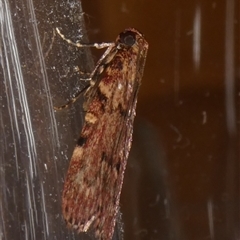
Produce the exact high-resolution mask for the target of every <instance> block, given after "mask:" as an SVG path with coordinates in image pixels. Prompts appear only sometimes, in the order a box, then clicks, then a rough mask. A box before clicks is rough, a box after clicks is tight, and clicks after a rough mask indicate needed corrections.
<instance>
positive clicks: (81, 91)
mask: <svg viewBox="0 0 240 240" xmlns="http://www.w3.org/2000/svg"><path fill="white" fill-rule="evenodd" d="M89 87H90V84H88V85H87V86H86V87H84V88H83V89H81V90H80V91H78V92H77V93H76V94H75V97H73V98H72V99H70V100H69V101H68V102H67V103H66V104H64V105H62V106H60V107H53V108H54V110H56V111H58V110H63V109H65V108H68V107H69V106H70V105H72V104H73V103H75V102H76V101H77V100H78V98H79V97H80V96H81V95H82V93H84V92H85V91H86V90H87V89H88V88H89Z"/></svg>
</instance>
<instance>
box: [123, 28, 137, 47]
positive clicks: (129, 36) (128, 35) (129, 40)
mask: <svg viewBox="0 0 240 240" xmlns="http://www.w3.org/2000/svg"><path fill="white" fill-rule="evenodd" d="M120 42H121V43H123V44H125V45H127V46H129V47H131V46H132V45H133V44H134V43H135V42H136V34H135V33H133V32H132V31H126V32H122V33H121V34H120Z"/></svg>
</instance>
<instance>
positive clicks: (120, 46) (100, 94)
mask: <svg viewBox="0 0 240 240" xmlns="http://www.w3.org/2000/svg"><path fill="white" fill-rule="evenodd" d="M147 48H148V44H147V42H146V41H145V40H144V38H143V36H142V35H141V34H140V33H139V32H137V31H136V30H134V29H127V30H125V31H124V32H123V33H121V34H120V35H119V37H118V39H117V41H116V46H115V47H113V51H115V52H114V55H111V59H110V60H109V61H105V64H104V67H103V65H99V66H100V67H101V68H102V69H100V70H101V71H100V70H98V71H96V73H97V75H96V78H98V79H99V78H100V81H98V84H97V85H94V86H93V87H92V89H90V92H89V93H88V95H89V96H91V99H89V100H88V101H87V113H86V116H85V124H84V126H83V129H82V132H81V136H80V138H79V141H78V145H77V146H76V147H75V149H74V152H73V155H72V158H71V162H70V166H69V170H68V173H67V177H66V181H65V185H64V191H63V203H62V207H63V215H64V218H65V219H66V221H67V223H68V225H69V226H71V227H73V228H75V229H77V231H79V232H85V231H87V230H88V229H89V228H91V229H93V231H94V232H95V236H96V237H97V238H98V239H102V240H109V239H112V235H113V231H114V226H115V220H116V215H117V212H118V209H119V198H120V193H121V188H122V183H123V177H124V171H125V167H126V162H127V158H128V154H129V151H130V147H131V142H132V129H133V120H134V116H135V108H136V101H137V93H138V89H139V85H140V82H141V78H142V73H143V67H144V63H145V58H146V54H147ZM110 54H111V53H110Z"/></svg>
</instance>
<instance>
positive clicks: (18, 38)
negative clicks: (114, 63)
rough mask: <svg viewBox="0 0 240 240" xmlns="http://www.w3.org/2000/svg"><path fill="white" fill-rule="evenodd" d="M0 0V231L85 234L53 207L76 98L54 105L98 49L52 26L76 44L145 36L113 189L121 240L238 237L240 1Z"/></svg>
mask: <svg viewBox="0 0 240 240" xmlns="http://www.w3.org/2000/svg"><path fill="white" fill-rule="evenodd" d="M0 3H1V5H0V16H1V18H0V19H1V20H0V29H1V41H0V46H1V48H0V49H1V51H0V63H1V68H0V74H1V77H0V108H1V109H0V239H9V240H10V239H11V240H12V239H38V240H39V239H58V240H59V239H64V240H65V239H90V237H88V236H85V235H84V234H81V235H77V234H75V233H73V232H72V231H70V230H68V229H67V227H66V225H65V223H64V220H63V218H62V214H61V193H62V188H63V182H64V177H65V175H66V171H67V167H68V164H69V159H70V157H71V155H72V151H73V148H74V145H75V142H76V139H77V137H78V135H79V132H80V130H81V126H82V122H83V118H84V111H83V109H82V99H80V100H79V101H77V102H76V103H75V104H74V105H73V106H72V107H70V108H69V109H66V110H62V111H57V112H54V110H53V106H60V105H62V104H64V103H66V101H67V100H69V99H70V98H71V96H73V95H74V93H75V92H77V91H78V90H79V89H81V88H82V87H83V86H85V84H86V83H85V81H83V80H82V79H83V78H84V77H86V74H85V73H87V72H90V71H91V70H92V69H93V67H94V62H96V61H97V59H98V57H99V56H101V54H102V52H101V51H99V50H92V52H93V56H94V57H93V59H92V57H91V54H90V52H91V50H90V49H76V48H74V47H72V46H70V45H69V44H67V43H66V42H64V41H63V40H62V39H61V38H60V37H59V36H58V35H56V34H55V32H54V29H55V28H56V27H59V28H60V29H61V32H62V33H63V34H64V35H65V36H66V37H67V38H70V39H71V40H73V41H77V40H81V41H84V42H87V41H88V38H89V39H90V41H91V42H104V41H106V42H109V41H114V40H115V39H116V37H117V35H118V34H119V32H121V31H122V30H123V29H125V28H127V27H135V28H137V29H139V30H140V31H141V32H142V33H144V35H145V37H146V39H147V40H148V42H149V53H148V57H147V62H146V68H145V72H144V78H143V81H142V86H141V89H140V94H139V101H138V105H137V116H136V120H135V125H134V135H133V147H132V150H131V153H130V157H129V159H128V166H127V171H126V173H125V180H124V186H123V191H122V195H121V205H120V207H121V212H122V220H123V224H124V225H123V228H124V239H126V240H128V239H129V240H130V239H131V240H132V239H134V240H135V239H136V240H138V239H139V240H140V239H141V240H142V239H144V240H145V239H146V240H149V239H161V240H163V239H164V240H179V239H184V240H206V239H211V240H215V239H216V240H226V239H231V240H237V239H239V238H240V234H239V219H240V208H239V202H240V199H239V189H240V188H239V182H240V181H239V120H240V119H239V96H240V91H239V62H240V57H239V36H240V32H239V29H240V28H239V20H240V19H239V1H234V0H228V1H203V0H202V1H183V0H182V1H134V0H128V1H117V0H116V1H109V0H94V1H89V0H87V1H86V0H83V1H82V7H83V9H82V8H81V4H80V2H79V1H49V0H45V1H33V0H24V1H19V0H15V1H1V2H0ZM79 70H80V71H79ZM119 225H121V224H119ZM120 228H121V227H120Z"/></svg>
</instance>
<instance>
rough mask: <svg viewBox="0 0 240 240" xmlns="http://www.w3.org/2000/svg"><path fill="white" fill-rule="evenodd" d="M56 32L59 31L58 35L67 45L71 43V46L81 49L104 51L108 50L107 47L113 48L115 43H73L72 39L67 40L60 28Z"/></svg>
mask: <svg viewBox="0 0 240 240" xmlns="http://www.w3.org/2000/svg"><path fill="white" fill-rule="evenodd" d="M56 31H57V33H58V35H59V36H60V37H61V38H62V39H63V40H64V41H66V42H67V43H69V44H71V45H73V46H75V47H79V48H81V47H95V48H97V49H102V48H106V47H110V46H112V44H113V43H105V42H103V43H92V44H91V43H86V44H85V43H79V42H76V43H75V42H73V41H71V40H70V39H67V38H66V37H65V36H64V35H63V34H62V33H61V32H60V30H59V28H56Z"/></svg>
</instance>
